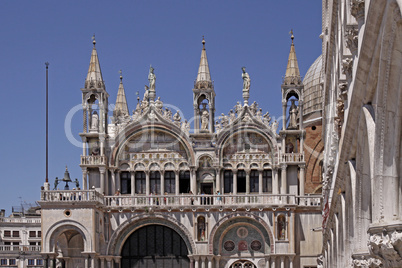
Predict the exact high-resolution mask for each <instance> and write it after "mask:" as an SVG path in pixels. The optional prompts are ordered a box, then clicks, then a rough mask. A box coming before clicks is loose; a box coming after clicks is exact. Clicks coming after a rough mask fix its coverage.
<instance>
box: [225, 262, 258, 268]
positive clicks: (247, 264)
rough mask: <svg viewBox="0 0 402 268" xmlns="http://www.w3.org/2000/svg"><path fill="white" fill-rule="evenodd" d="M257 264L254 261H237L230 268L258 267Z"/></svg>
mask: <svg viewBox="0 0 402 268" xmlns="http://www.w3.org/2000/svg"><path fill="white" fill-rule="evenodd" d="M256 267H257V266H255V265H254V263H252V262H250V261H236V262H235V263H233V264H232V265H230V268H256Z"/></svg>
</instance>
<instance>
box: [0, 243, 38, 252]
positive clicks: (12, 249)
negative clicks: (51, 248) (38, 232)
mask: <svg viewBox="0 0 402 268" xmlns="http://www.w3.org/2000/svg"><path fill="white" fill-rule="evenodd" d="M40 250H41V248H40V246H31V245H18V246H15V245H0V252H2V253H6V252H15V253H16V252H20V251H23V252H36V253H37V252H40Z"/></svg>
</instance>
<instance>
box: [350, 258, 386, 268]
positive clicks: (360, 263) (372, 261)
mask: <svg viewBox="0 0 402 268" xmlns="http://www.w3.org/2000/svg"><path fill="white" fill-rule="evenodd" d="M351 266H352V267H364V268H376V267H384V266H383V265H382V263H381V261H380V260H379V259H376V258H370V257H369V258H367V257H365V256H361V258H360V259H354V260H353V261H352V265H351Z"/></svg>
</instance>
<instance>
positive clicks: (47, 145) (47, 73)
mask: <svg viewBox="0 0 402 268" xmlns="http://www.w3.org/2000/svg"><path fill="white" fill-rule="evenodd" d="M45 65H46V182H47V183H48V182H49V102H48V97H49V62H45Z"/></svg>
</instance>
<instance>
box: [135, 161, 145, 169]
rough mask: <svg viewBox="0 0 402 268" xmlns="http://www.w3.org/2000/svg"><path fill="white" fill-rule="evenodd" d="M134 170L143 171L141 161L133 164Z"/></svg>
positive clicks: (143, 166)
mask: <svg viewBox="0 0 402 268" xmlns="http://www.w3.org/2000/svg"><path fill="white" fill-rule="evenodd" d="M134 170H135V171H144V170H145V165H144V164H143V163H137V164H135V166H134Z"/></svg>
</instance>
